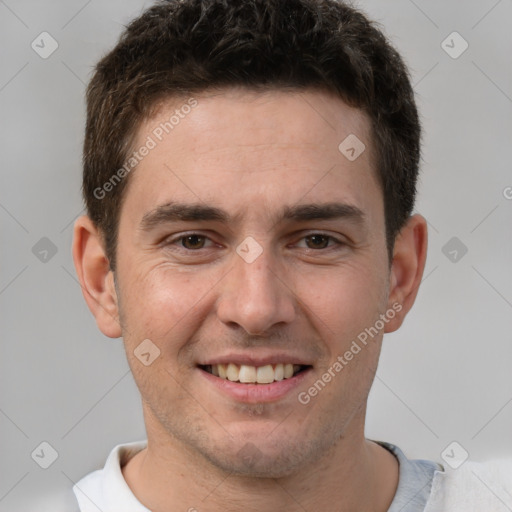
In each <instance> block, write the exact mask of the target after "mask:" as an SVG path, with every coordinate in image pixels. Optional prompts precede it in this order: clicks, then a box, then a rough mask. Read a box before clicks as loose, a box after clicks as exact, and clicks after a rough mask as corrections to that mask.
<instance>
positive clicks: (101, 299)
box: [73, 216, 121, 338]
mask: <svg viewBox="0 0 512 512" xmlns="http://www.w3.org/2000/svg"><path fill="white" fill-rule="evenodd" d="M73 261H74V263H75V269H76V272H77V275H78V280H79V282H80V286H81V287H82V293H83V295H84V298H85V301H86V302H87V305H88V306H89V309H90V310H91V313H92V314H93V315H94V317H95V318H96V324H97V325H98V327H99V329H100V331H101V332H102V333H103V334H104V335H105V336H108V337H109V338H119V337H120V336H121V326H120V323H119V310H118V302H117V294H116V289H115V286H114V274H113V272H112V271H111V270H110V266H109V262H108V259H107V257H106V254H105V251H104V248H103V239H102V237H101V235H100V233H99V231H98V230H97V229H96V227H95V225H94V223H93V222H92V221H91V219H90V218H89V217H87V216H82V217H79V218H78V219H77V220H76V222H75V227H74V233H73Z"/></svg>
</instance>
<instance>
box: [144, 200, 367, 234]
mask: <svg viewBox="0 0 512 512" xmlns="http://www.w3.org/2000/svg"><path fill="white" fill-rule="evenodd" d="M238 217H239V216H237V218H238ZM332 219H347V220H349V221H351V222H354V223H355V224H362V223H363V222H364V220H365V214H364V212H363V211H362V210H361V209H360V208H358V207H357V206H355V205H351V204H346V203H311V204H300V205H295V206H285V207H284V209H283V211H282V214H281V217H280V218H278V221H282V220H290V221H298V222H305V221H310V220H332ZM234 220H235V218H233V217H231V216H230V215H229V214H228V213H227V212H225V211H224V210H222V209H220V208H217V207H214V206H208V205H205V204H201V203H193V204H184V203H177V202H171V203H167V204H163V205H160V206H157V207H156V208H155V209H154V210H151V211H149V212H147V213H146V214H145V215H144V216H143V218H142V221H141V223H140V229H141V230H142V231H150V230H152V229H154V228H155V227H157V226H159V225H161V224H166V223H169V222H177V221H217V222H221V223H223V224H229V223H230V222H234Z"/></svg>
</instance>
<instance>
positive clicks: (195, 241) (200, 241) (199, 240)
mask: <svg viewBox="0 0 512 512" xmlns="http://www.w3.org/2000/svg"><path fill="white" fill-rule="evenodd" d="M205 240H206V237H204V236H201V235H188V236H184V237H182V239H181V245H182V246H183V247H184V248H185V249H191V250H193V249H202V248H203V247H204V243H205Z"/></svg>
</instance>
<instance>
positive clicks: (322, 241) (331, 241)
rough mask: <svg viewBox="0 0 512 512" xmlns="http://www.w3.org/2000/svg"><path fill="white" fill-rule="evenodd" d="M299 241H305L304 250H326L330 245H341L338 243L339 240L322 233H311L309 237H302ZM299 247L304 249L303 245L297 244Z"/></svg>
mask: <svg viewBox="0 0 512 512" xmlns="http://www.w3.org/2000/svg"><path fill="white" fill-rule="evenodd" d="M301 240H304V241H305V248H307V249H315V250H316V249H327V248H328V247H331V246H332V245H343V244H342V242H340V241H339V240H337V239H335V238H334V237H332V236H330V235H326V234H324V233H313V234H311V235H307V236H305V237H303V238H302V239H301ZM299 247H304V245H300V243H299Z"/></svg>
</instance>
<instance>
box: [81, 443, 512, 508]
mask: <svg viewBox="0 0 512 512" xmlns="http://www.w3.org/2000/svg"><path fill="white" fill-rule="evenodd" d="M376 442H378V443H379V444H380V445H381V446H383V447H384V448H386V449H388V450H389V451H390V452H391V453H393V454H394V455H395V457H396V458H397V459H398V462H399V482H398V488H397V490H396V493H395V497H394V499H393V502H392V503H391V506H390V508H389V509H388V512H511V511H512V461H511V460H497V461H492V462H487V463H477V462H465V463H464V464H463V465H462V466H461V467H460V468H458V469H456V470H451V469H449V468H447V469H446V470H445V469H444V468H443V467H442V466H441V465H440V464H436V463H435V462H432V461H427V460H410V459H408V458H407V457H406V456H405V455H404V454H403V452H402V451H401V450H400V449H399V448H398V447H397V446H395V445H392V444H390V443H384V442H382V441H376ZM145 447H146V441H140V442H135V443H128V444H123V445H118V446H116V447H115V448H114V449H113V450H112V451H111V452H110V455H109V456H108V459H107V462H106V463H105V467H104V468H103V469H100V470H97V471H94V472H92V473H90V474H89V475H87V476H85V477H84V478H82V479H81V480H80V481H79V482H77V483H76V485H75V486H74V487H73V491H74V493H75V496H76V498H77V501H78V506H79V510H80V512H150V511H149V509H147V508H146V507H144V505H142V504H141V503H140V502H139V501H138V500H137V498H136V497H135V496H134V495H133V493H132V491H131V490H130V488H129V487H128V485H127V483H126V481H125V480H124V477H123V474H122V472H121V467H122V466H124V464H126V462H127V461H128V460H130V458H131V457H133V456H134V455H135V454H136V453H137V452H139V451H140V450H142V449H143V448H145Z"/></svg>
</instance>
